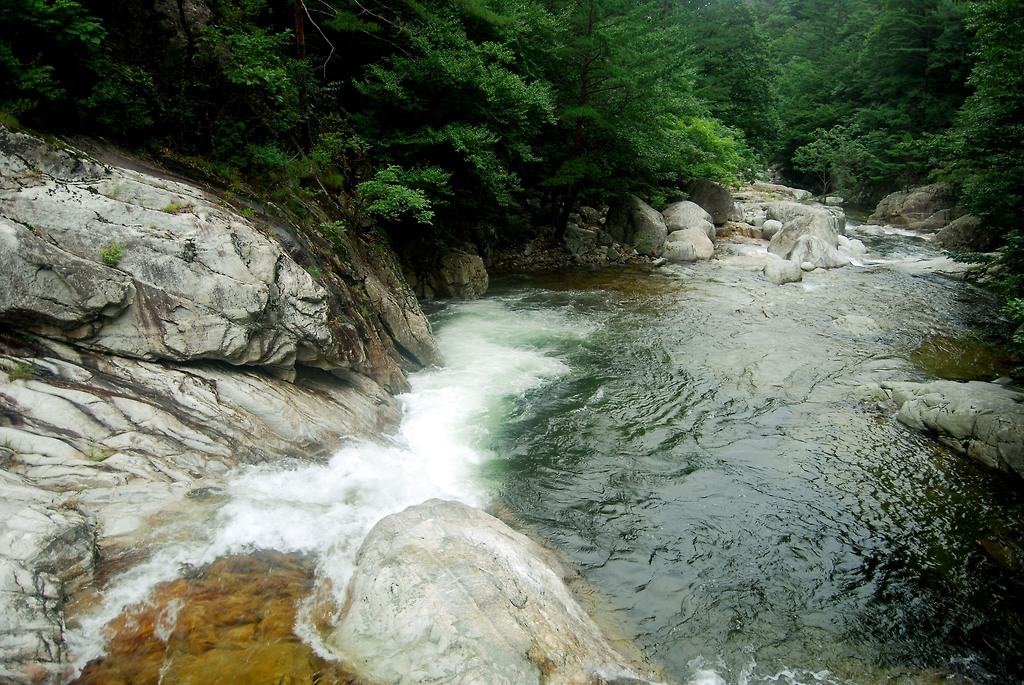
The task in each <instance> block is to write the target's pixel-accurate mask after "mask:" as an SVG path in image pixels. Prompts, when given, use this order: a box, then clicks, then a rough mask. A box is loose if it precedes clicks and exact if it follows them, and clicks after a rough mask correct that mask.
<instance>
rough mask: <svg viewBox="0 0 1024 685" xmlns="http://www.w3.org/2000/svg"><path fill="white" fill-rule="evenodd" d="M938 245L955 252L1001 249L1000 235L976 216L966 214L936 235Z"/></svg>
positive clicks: (935, 239)
mask: <svg viewBox="0 0 1024 685" xmlns="http://www.w3.org/2000/svg"><path fill="white" fill-rule="evenodd" d="M934 241H935V244H936V245H941V246H942V247H944V248H946V249H947V250H952V251H954V252H991V251H993V250H995V249H996V248H998V247H999V234H998V232H997V231H993V230H991V229H989V228H987V227H986V226H985V225H984V224H983V223H982V222H981V219H979V218H978V217H976V216H972V215H970V214H965V215H964V216H961V217H958V218H956V219H953V221H950V222H949V223H948V224H946V226H945V227H944V228H942V229H941V230H939V232H938V233H936V234H935V238H934Z"/></svg>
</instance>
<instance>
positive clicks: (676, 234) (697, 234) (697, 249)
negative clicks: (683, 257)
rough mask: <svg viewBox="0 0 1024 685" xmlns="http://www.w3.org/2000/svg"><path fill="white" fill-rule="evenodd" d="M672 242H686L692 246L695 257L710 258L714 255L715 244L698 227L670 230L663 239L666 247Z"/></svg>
mask: <svg viewBox="0 0 1024 685" xmlns="http://www.w3.org/2000/svg"><path fill="white" fill-rule="evenodd" d="M672 243H688V244H690V245H692V246H693V253H694V255H696V257H697V259H711V258H712V257H714V256H715V244H714V243H712V242H711V240H710V239H709V238H708V235H707V233H705V232H704V231H703V230H702V229H700V228H685V229H683V230H681V231H672V232H671V233H669V234H668V237H667V238H666V239H665V245H666V249H667V246H668V245H670V244H672Z"/></svg>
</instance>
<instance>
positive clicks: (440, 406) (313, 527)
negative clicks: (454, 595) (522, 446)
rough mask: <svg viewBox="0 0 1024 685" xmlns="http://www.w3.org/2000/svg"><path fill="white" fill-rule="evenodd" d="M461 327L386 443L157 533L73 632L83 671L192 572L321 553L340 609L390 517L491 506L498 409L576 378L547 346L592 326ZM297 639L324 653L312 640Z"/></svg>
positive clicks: (492, 307) (545, 315) (500, 315)
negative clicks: (361, 552) (432, 507)
mask: <svg viewBox="0 0 1024 685" xmlns="http://www.w3.org/2000/svg"><path fill="white" fill-rule="evenodd" d="M442 316H443V315H442ZM456 317H457V318H456V319H454V320H450V321H448V322H447V324H448V325H446V326H445V327H444V329H443V331H441V332H440V333H439V335H438V342H439V344H440V346H441V348H442V350H443V351H444V355H445V359H446V365H445V367H444V368H432V369H428V370H425V371H422V372H420V373H418V374H414V375H413V376H412V377H411V378H410V382H411V385H412V391H411V392H409V393H408V394H405V395H403V396H402V397H401V398H400V399H401V401H402V405H403V410H404V417H403V421H402V424H401V427H400V429H399V432H398V434H397V435H395V436H393V437H392V438H391V439H390V440H388V441H387V442H386V443H382V444H378V443H371V442H362V441H358V442H356V441H353V442H352V443H351V444H348V445H346V446H344V447H342V448H341V449H339V451H338V452H337V453H336V454H335V455H334V457H333V458H332V459H331V460H330V462H329V463H327V464H308V463H300V462H290V463H285V464H277V465H273V466H260V467H246V468H244V469H240V470H239V471H238V472H237V473H235V474H233V476H232V477H231V478H230V480H229V484H228V486H227V488H226V492H225V493H224V497H222V498H219V499H218V500H217V501H216V502H215V503H214V504H212V505H211V506H210V508H209V509H208V510H207V511H206V512H205V516H203V517H201V518H199V519H193V520H174V521H169V522H168V523H167V524H166V526H165V527H164V528H161V529H159V530H156V531H154V532H153V535H152V538H153V539H155V540H160V541H161V542H159V543H158V544H156V545H155V548H154V549H153V550H152V553H151V555H150V556H149V557H148V559H147V560H146V561H144V562H142V563H140V564H138V565H136V566H134V567H133V568H131V569H129V570H128V571H126V572H124V573H122V574H121V575H120V576H118V577H116V578H114V579H113V580H112V582H111V583H109V585H108V587H107V589H105V590H104V591H103V596H102V601H101V602H100V606H98V608H97V609H96V610H94V611H93V612H92V613H91V614H88V615H85V616H82V617H80V619H79V624H80V625H79V627H77V628H75V629H73V630H71V631H69V634H68V644H69V648H70V651H71V654H73V655H74V658H75V669H76V671H78V670H80V669H81V668H82V667H83V666H84V665H85V664H86V663H87V662H88V661H89V660H91V659H94V658H96V657H98V656H101V655H102V653H103V649H104V634H105V630H104V628H105V626H106V625H107V624H109V623H110V622H111V621H112V620H114V619H115V618H116V617H117V616H118V615H119V614H121V613H122V612H123V611H124V610H125V609H127V608H129V607H132V606H133V605H137V604H140V603H145V602H146V601H147V598H148V596H149V595H150V593H151V591H152V590H153V588H154V587H156V585H157V584H159V583H162V582H166V581H169V580H173V579H175V578H177V577H178V576H179V575H180V574H181V573H182V571H183V570H184V569H188V568H189V567H197V566H201V565H204V564H208V563H211V562H212V561H214V560H215V559H217V558H218V557H222V556H226V555H230V554H237V553H245V552H251V551H253V550H259V549H270V550H276V551H279V552H286V553H288V552H301V553H306V554H312V555H314V556H315V557H316V559H317V573H318V577H320V578H324V579H328V580H330V582H331V587H332V588H334V589H335V592H336V593H337V594H338V595H339V597H338V599H339V600H340V599H341V597H340V595H341V594H343V593H344V590H345V587H346V585H347V581H348V578H349V577H350V575H351V572H352V563H353V559H354V557H355V554H356V551H357V549H358V548H359V545H360V543H361V542H362V540H363V538H365V536H366V534H367V533H368V532H369V530H370V528H372V527H373V525H374V524H375V523H376V522H377V521H379V520H380V519H382V518H383V517H385V516H387V515H389V514H392V513H395V512H399V511H402V510H403V509H405V508H407V507H409V506H412V505H414V504H418V503H421V502H423V501H426V500H428V499H431V498H435V497H437V498H443V499H449V500H457V501H461V502H463V503H466V504H470V505H473V506H484V505H486V503H487V502H488V494H487V492H486V491H485V487H484V486H483V485H482V484H481V483H480V482H479V480H478V479H477V478H476V467H477V466H478V465H479V464H480V463H482V462H484V461H486V460H487V459H488V458H489V456H490V455H489V454H488V453H487V450H486V448H484V447H482V445H483V443H484V441H485V439H486V433H487V421H488V415H489V413H490V411H491V409H492V407H494V406H495V405H496V404H497V403H498V402H499V401H500V400H502V398H506V397H510V396H517V395H522V394H523V393H525V392H527V391H529V390H531V389H534V388H536V387H538V386H540V385H542V384H544V383H546V382H548V381H550V380H552V379H555V378H557V377H559V376H562V375H564V374H566V373H568V372H569V368H568V367H567V366H566V365H565V364H564V363H563V362H561V361H560V360H558V359H557V358H555V357H553V356H550V354H549V352H550V350H549V349H547V348H545V346H544V343H545V341H551V340H553V339H565V338H566V337H568V338H573V337H576V336H581V337H585V336H586V335H587V333H588V332H589V330H592V329H593V328H594V324H592V323H589V322H577V323H572V322H571V321H569V320H567V319H566V318H565V317H563V316H561V315H559V314H556V313H553V312H551V311H541V310H538V311H536V312H517V313H510V312H509V311H507V310H506V309H505V308H504V307H503V306H502V305H501V303H500V302H498V301H481V302H475V303H470V304H469V305H468V306H466V305H463V306H461V307H460V308H459V311H458V314H457V315H456ZM171 618H173V617H171ZM298 631H299V632H300V633H301V634H302V635H303V637H304V638H305V639H307V640H308V641H309V642H311V643H313V646H314V647H315V648H316V649H317V651H319V652H321V653H322V652H323V651H324V650H325V647H324V646H323V645H321V644H318V640H317V638H316V635H315V631H313V630H311V629H306V628H305V627H304V626H301V625H300V626H298ZM322 655H323V656H325V657H330V656H331V655H330V654H322Z"/></svg>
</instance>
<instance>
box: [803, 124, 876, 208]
mask: <svg viewBox="0 0 1024 685" xmlns="http://www.w3.org/2000/svg"><path fill="white" fill-rule="evenodd" d="M868 158H869V154H868V152H867V150H866V149H865V148H864V146H863V145H862V144H861V142H860V141H859V140H858V139H856V138H855V137H853V136H851V135H850V133H849V131H848V130H847V129H846V128H844V127H843V126H833V127H832V128H831V129H829V130H828V131H825V130H822V129H818V130H817V131H815V132H814V139H813V140H812V141H811V142H810V143H807V144H806V145H803V146H801V147H799V148H797V150H796V151H795V152H794V153H793V166H794V167H795V168H797V169H799V170H801V171H806V172H808V173H812V174H814V175H815V176H816V177H817V179H818V183H819V186H820V187H821V195H822V196H823V197H824V196H827V195H829V194H831V193H832V192H834V191H837V190H838V191H846V190H848V189H850V188H853V187H855V186H856V185H857V184H858V183H859V182H860V179H859V174H861V173H863V170H864V169H865V167H866V166H868Z"/></svg>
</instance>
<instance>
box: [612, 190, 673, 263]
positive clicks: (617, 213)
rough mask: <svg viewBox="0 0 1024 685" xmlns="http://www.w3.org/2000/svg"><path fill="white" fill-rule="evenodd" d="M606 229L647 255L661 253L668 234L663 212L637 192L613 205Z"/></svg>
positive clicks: (614, 236)
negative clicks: (637, 194)
mask: <svg viewBox="0 0 1024 685" xmlns="http://www.w3.org/2000/svg"><path fill="white" fill-rule="evenodd" d="M605 229H606V230H607V232H608V233H609V234H610V235H611V237H612V239H613V240H615V241H616V242H620V243H623V244H624V245H632V246H633V247H635V248H636V251H637V252H638V253H639V254H642V255H645V256H648V257H656V256H658V255H660V254H661V249H662V245H664V243H665V238H667V237H668V228H667V227H666V226H665V219H664V218H663V217H662V215H661V212H659V211H658V210H656V209H654V208H653V207H651V206H650V205H649V204H647V203H646V202H644V201H643V200H641V199H640V198H638V197H636V196H635V195H631V196H630V197H629V198H628V199H626V200H624V201H619V202H615V203H613V204H612V206H611V207H610V209H609V210H608V218H607V223H606V224H605Z"/></svg>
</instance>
